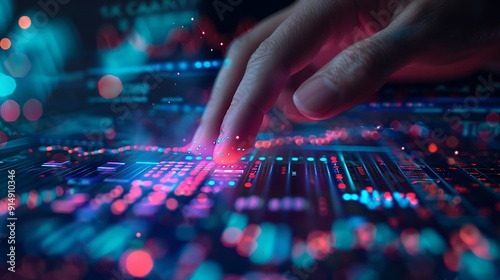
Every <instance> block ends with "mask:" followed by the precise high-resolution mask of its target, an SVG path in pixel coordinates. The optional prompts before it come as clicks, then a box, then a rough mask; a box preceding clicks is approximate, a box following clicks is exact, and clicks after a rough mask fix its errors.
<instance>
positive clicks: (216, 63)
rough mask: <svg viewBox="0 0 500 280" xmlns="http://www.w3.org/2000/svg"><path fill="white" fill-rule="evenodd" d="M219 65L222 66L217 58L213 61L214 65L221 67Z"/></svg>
mask: <svg viewBox="0 0 500 280" xmlns="http://www.w3.org/2000/svg"><path fill="white" fill-rule="evenodd" d="M219 66H220V62H219V61H217V60H214V61H212V67H219Z"/></svg>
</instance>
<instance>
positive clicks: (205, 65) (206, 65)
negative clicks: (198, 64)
mask: <svg viewBox="0 0 500 280" xmlns="http://www.w3.org/2000/svg"><path fill="white" fill-rule="evenodd" d="M203 66H204V67H205V68H210V66H212V63H210V61H205V62H203Z"/></svg>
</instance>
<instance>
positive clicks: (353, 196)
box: [351, 193, 359, 200]
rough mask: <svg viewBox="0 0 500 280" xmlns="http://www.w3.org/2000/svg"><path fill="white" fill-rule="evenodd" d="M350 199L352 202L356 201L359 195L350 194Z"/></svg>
mask: <svg viewBox="0 0 500 280" xmlns="http://www.w3.org/2000/svg"><path fill="white" fill-rule="evenodd" d="M351 199H352V200H358V199H359V195H357V194H355V193H353V194H351Z"/></svg>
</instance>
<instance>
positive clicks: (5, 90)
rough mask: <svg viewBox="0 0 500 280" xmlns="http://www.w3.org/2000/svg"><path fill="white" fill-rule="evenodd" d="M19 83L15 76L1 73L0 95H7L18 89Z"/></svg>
mask: <svg viewBox="0 0 500 280" xmlns="http://www.w3.org/2000/svg"><path fill="white" fill-rule="evenodd" d="M16 87H17V84H16V80H14V78H12V77H10V76H7V75H4V74H2V73H0V96H7V95H9V94H12V93H13V92H14V90H16Z"/></svg>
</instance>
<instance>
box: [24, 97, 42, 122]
mask: <svg viewBox="0 0 500 280" xmlns="http://www.w3.org/2000/svg"><path fill="white" fill-rule="evenodd" d="M42 113H43V106H42V103H40V101H38V100H36V99H33V98H32V99H30V100H28V101H26V103H24V105H23V115H24V117H25V118H26V119H27V120H30V121H36V120H38V119H39V118H40V117H41V116H42Z"/></svg>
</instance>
